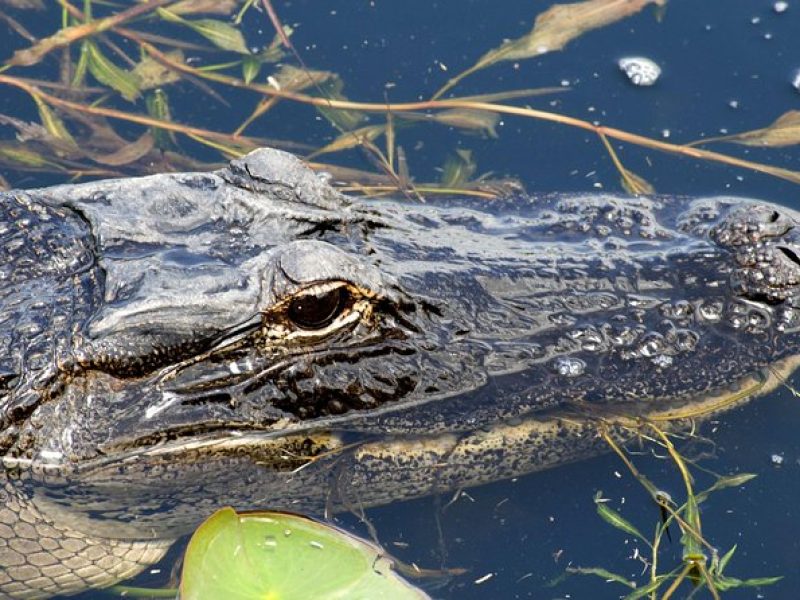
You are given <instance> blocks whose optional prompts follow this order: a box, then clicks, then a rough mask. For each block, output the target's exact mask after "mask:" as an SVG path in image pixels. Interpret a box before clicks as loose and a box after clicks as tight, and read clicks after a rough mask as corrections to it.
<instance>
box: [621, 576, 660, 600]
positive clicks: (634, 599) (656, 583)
mask: <svg viewBox="0 0 800 600" xmlns="http://www.w3.org/2000/svg"><path fill="white" fill-rule="evenodd" d="M669 577H670V575H658V576H656V578H655V579H653V580H652V581H650V582H649V583H648V584H647V585H643V586H642V587H640V588H636V589H635V590H634V591H632V592H631V593H630V594H628V595H627V596H625V597H624V598H623V600H639V598H644V597H645V596H647V595H648V594H650V593H651V592H655V591H656V590H658V588H660V587H661V584H662V583H664V581H665V580H667V579H669Z"/></svg>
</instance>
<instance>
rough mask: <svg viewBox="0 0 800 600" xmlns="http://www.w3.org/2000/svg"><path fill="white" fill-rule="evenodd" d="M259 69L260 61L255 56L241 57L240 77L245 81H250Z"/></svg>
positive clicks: (256, 75)
mask: <svg viewBox="0 0 800 600" xmlns="http://www.w3.org/2000/svg"><path fill="white" fill-rule="evenodd" d="M260 70H261V61H260V60H258V58H257V57H255V56H245V57H244V58H243V59H242V79H243V80H244V82H245V83H251V82H252V81H253V80H254V79H255V78H256V77H258V72H259V71H260Z"/></svg>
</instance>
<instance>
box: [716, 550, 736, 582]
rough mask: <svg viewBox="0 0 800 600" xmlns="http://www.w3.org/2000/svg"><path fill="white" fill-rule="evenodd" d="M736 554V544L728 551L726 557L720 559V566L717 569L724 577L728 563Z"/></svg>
mask: <svg viewBox="0 0 800 600" xmlns="http://www.w3.org/2000/svg"><path fill="white" fill-rule="evenodd" d="M734 552H736V544H734V545H733V546H731V549H730V550H728V551H727V552H726V553H725V555H724V556H723V557H722V558H720V559H719V566H718V567H717V573H719V574H720V575H722V572H723V571H724V570H725V567H727V566H728V563H729V562H730V561H731V559H732V558H733V554H734Z"/></svg>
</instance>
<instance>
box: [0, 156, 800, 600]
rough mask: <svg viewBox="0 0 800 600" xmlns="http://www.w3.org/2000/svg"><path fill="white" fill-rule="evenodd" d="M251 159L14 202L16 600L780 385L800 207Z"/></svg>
mask: <svg viewBox="0 0 800 600" xmlns="http://www.w3.org/2000/svg"><path fill="white" fill-rule="evenodd" d="M329 179H330V177H326V176H325V175H324V174H316V173H314V172H313V171H311V170H310V169H309V168H307V167H306V166H305V165H304V164H303V163H302V162H301V161H300V160H299V159H297V158H295V157H293V156H291V155H289V154H286V153H283V152H279V151H276V150H271V149H261V150H258V151H255V152H253V153H251V154H249V155H247V156H245V157H243V158H241V159H237V160H234V161H232V162H231V163H230V164H229V166H227V167H226V168H224V169H221V170H219V171H216V172H213V173H180V174H161V175H153V176H148V177H142V178H131V179H119V180H109V181H100V182H91V183H82V184H76V185H61V186H56V187H52V188H46V189H39V190H28V191H11V192H7V193H2V195H1V196H2V197H1V198H0V282H2V285H0V456H2V464H3V468H2V470H1V472H0V491H1V492H2V496H3V497H2V503H0V567H1V568H0V597H6V598H46V597H51V596H53V595H59V594H61V595H68V594H72V593H75V592H79V591H81V590H85V589H89V588H92V587H99V586H107V585H110V584H112V583H114V582H116V581H119V580H121V579H124V578H127V577H129V576H132V575H134V574H136V573H138V572H140V571H141V570H143V569H144V568H145V567H147V566H148V565H151V564H153V563H155V562H157V561H158V560H160V559H161V558H162V557H163V556H164V554H165V552H166V551H167V549H168V548H169V547H170V545H171V544H172V543H173V541H174V540H175V539H176V538H178V537H180V536H181V535H184V534H186V533H187V532H189V531H191V530H192V529H193V528H194V527H195V526H196V525H197V524H198V522H199V521H200V520H202V519H203V518H204V517H205V516H207V515H208V514H210V513H211V512H212V511H213V510H214V509H215V508H217V507H219V506H221V505H224V504H229V505H233V506H235V507H237V508H242V509H246V508H253V507H261V508H264V507H269V508H277V509H288V510H293V511H302V512H307V513H310V514H322V513H324V512H325V511H330V510H346V509H348V508H353V507H366V506H373V505H379V504H385V503H389V502H392V501H396V500H400V499H404V498H411V497H417V496H421V495H425V494H431V493H434V492H439V491H445V490H451V489H456V488H460V487H465V486H473V485H478V484H481V483H485V482H489V481H493V480H498V479H502V478H508V477H512V476H516V475H520V474H523V473H528V472H532V471H535V470H538V469H543V468H546V467H550V466H554V465H558V464H561V463H565V462H568V461H573V460H577V459H579V458H582V457H585V456H588V455H591V454H594V453H597V452H601V451H602V450H603V449H604V448H605V447H606V442H607V440H608V439H609V436H610V439H614V440H619V441H621V442H624V441H625V440H630V439H633V438H634V437H636V435H638V433H639V429H640V428H641V427H644V426H647V425H646V424H648V423H649V424H653V423H659V424H661V426H662V427H664V428H670V427H672V428H673V429H680V428H682V427H689V426H692V425H693V423H694V421H696V420H698V419H702V418H703V417H707V416H709V415H712V414H718V413H719V412H720V411H722V410H724V409H726V408H728V407H730V406H733V405H736V404H740V403H742V402H744V401H745V400H747V399H748V398H751V397H754V396H756V395H759V394H762V393H764V392H765V391H768V390H770V389H773V388H774V387H775V386H776V385H778V384H779V383H780V382H782V381H783V380H784V378H785V377H786V376H787V375H788V374H789V373H791V371H792V370H793V369H794V367H795V365H796V363H797V360H798V359H797V357H798V354H800V353H799V352H798V350H800V337H799V336H798V316H797V311H796V307H797V306H798V292H799V291H800V229H798V227H797V225H798V223H800V215H798V213H796V212H794V211H792V210H790V209H788V208H785V207H782V206H777V205H773V204H770V203H766V202H754V201H748V200H744V199H738V198H732V197H713V198H701V199H692V198H680V197H650V198H644V197H613V196H611V195H606V194H596V195H590V194H550V195H540V196H535V197H528V196H523V195H521V194H518V195H516V196H510V197H508V198H503V199H497V200H492V201H476V200H475V199H464V198H446V199H428V201H427V202H424V203H421V202H411V201H408V200H396V199H388V198H351V197H346V196H344V195H342V194H340V193H339V192H337V191H336V190H335V189H334V187H333V186H332V185H330V181H329Z"/></svg>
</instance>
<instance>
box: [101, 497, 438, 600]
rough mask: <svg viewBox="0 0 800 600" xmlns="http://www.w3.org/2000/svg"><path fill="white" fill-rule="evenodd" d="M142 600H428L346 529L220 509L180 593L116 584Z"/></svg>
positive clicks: (201, 532)
mask: <svg viewBox="0 0 800 600" xmlns="http://www.w3.org/2000/svg"><path fill="white" fill-rule="evenodd" d="M113 591H114V593H116V594H118V595H120V596H124V597H128V598H131V597H136V598H152V597H159V598H176V597H177V598H179V599H180V600H218V599H219V598H240V599H242V600H246V599H252V600H261V599H264V598H274V599H276V600H277V599H280V600H306V599H308V598H314V599H315V600H328V599H329V600H334V599H339V598H347V599H348V600H372V599H373V598H384V599H385V600H425V599H427V598H429V597H428V595H427V594H425V593H424V592H422V591H421V590H419V589H417V588H415V587H414V586H412V585H411V584H409V583H408V582H406V581H405V580H404V579H403V578H401V577H400V576H399V575H398V574H397V572H396V570H395V563H394V561H393V560H392V559H391V557H389V556H388V555H387V554H386V553H385V552H384V551H383V550H382V549H381V548H380V547H378V546H375V545H374V544H371V543H369V542H366V541H364V540H362V539H360V538H357V537H355V536H354V535H352V534H349V533H347V532H345V531H342V530H341V529H338V528H336V527H333V526H330V525H324V524H322V523H318V522H316V521H313V520H311V519H308V518H306V517H302V516H299V515H293V514H289V513H280V512H265V511H262V512H249V513H236V512H235V511H234V510H233V509H232V508H222V509H220V510H218V511H217V512H215V513H214V514H213V515H212V516H211V517H209V518H208V519H207V520H206V521H205V522H204V523H203V524H202V525H200V527H198V528H197V531H195V533H194V535H192V539H191V540H190V541H189V546H188V547H187V549H186V554H185V557H184V561H183V570H182V574H181V583H180V589H179V590H175V589H144V588H132V587H126V586H117V587H116V588H114V589H113Z"/></svg>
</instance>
